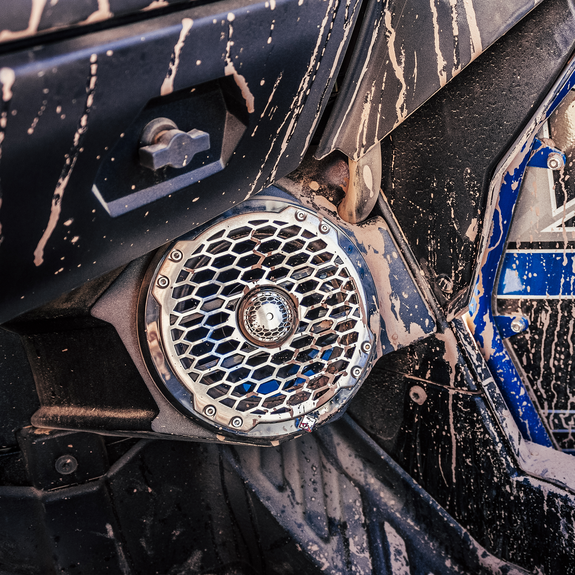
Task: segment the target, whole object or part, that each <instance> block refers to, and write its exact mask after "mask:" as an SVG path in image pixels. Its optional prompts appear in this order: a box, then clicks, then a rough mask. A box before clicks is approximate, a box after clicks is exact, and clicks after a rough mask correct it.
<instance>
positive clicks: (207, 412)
mask: <svg viewBox="0 0 575 575" xmlns="http://www.w3.org/2000/svg"><path fill="white" fill-rule="evenodd" d="M204 415H207V416H208V417H214V415H216V408H215V407H214V406H213V405H206V407H204Z"/></svg>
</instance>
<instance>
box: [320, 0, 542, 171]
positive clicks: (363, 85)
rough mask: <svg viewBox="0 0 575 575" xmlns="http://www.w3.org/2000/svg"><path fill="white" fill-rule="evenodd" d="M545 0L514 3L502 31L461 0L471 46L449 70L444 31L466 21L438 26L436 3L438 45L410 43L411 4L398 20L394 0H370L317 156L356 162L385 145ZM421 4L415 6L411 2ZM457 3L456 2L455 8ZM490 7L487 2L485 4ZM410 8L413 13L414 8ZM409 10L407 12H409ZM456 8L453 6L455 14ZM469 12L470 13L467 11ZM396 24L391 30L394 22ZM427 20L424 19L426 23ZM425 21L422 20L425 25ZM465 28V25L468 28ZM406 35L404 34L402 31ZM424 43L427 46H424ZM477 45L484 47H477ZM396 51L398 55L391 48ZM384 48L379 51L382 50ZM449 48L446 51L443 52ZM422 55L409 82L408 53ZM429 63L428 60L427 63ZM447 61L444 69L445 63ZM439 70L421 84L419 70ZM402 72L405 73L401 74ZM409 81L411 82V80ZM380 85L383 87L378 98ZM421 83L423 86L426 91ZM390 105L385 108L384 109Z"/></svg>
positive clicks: (486, 15)
mask: <svg viewBox="0 0 575 575" xmlns="http://www.w3.org/2000/svg"><path fill="white" fill-rule="evenodd" d="M542 1H543V0H534V1H532V2H531V1H517V2H514V3H513V8H512V9H511V10H509V12H508V14H507V18H505V17H503V18H504V20H503V22H502V23H501V25H500V26H497V25H495V26H494V27H493V28H491V29H490V25H491V26H493V24H494V22H495V18H494V17H493V14H492V13H491V10H489V9H487V8H486V7H485V6H484V5H483V6H480V9H481V11H483V13H482V16H484V17H480V18H479V20H477V14H478V10H476V9H475V8H474V7H473V2H472V0H459V3H458V6H460V7H461V8H460V9H463V10H464V11H465V12H466V20H467V22H466V24H467V26H468V36H465V37H464V38H463V39H464V40H466V41H467V42H469V44H470V52H469V54H464V57H463V58H462V59H460V61H459V62H457V59H458V57H457V56H459V54H458V55H457V56H455V55H454V58H453V66H452V67H451V69H450V67H449V66H448V62H447V61H446V59H445V58H446V55H445V54H443V53H442V49H441V43H442V42H443V43H445V42H446V38H447V34H440V29H441V28H443V29H445V28H449V27H451V29H452V30H453V31H454V32H455V31H459V25H460V24H465V22H459V23H458V22H457V20H458V17H457V15H456V16H455V17H453V16H452V24H451V26H448V22H447V21H446V19H444V20H443V21H442V22H438V18H439V16H438V12H437V9H438V6H437V5H435V3H434V1H433V0H431V2H430V9H429V13H427V14H424V16H423V18H425V17H426V16H429V14H431V15H432V20H433V27H434V38H433V42H431V39H429V38H422V37H421V36H419V35H418V36H417V37H412V38H409V37H408V34H406V35H405V36H401V35H398V36H397V41H396V34H397V33H398V28H399V24H400V22H399V20H400V19H401V17H402V15H403V13H404V12H405V10H406V6H407V4H408V2H409V0H405V2H404V3H403V5H402V7H401V10H400V12H399V16H396V12H393V10H394V8H395V7H396V6H395V5H394V4H395V3H394V1H393V0H370V1H369V4H368V6H367V13H366V17H365V19H364V21H363V24H362V27H361V30H360V34H359V38H358V42H357V44H356V48H355V50H354V53H353V55H352V59H351V61H350V66H349V70H351V72H348V73H347V75H346V77H345V80H344V82H343V85H342V88H341V91H340V94H339V96H338V98H337V100H336V102H335V104H334V108H333V111H332V113H331V114H330V117H329V119H328V123H327V125H326V128H325V131H324V133H323V135H322V138H321V141H320V143H319V146H318V148H317V150H316V157H317V158H318V159H321V158H323V157H325V156H326V155H328V154H329V153H331V152H333V151H334V150H340V151H341V152H343V153H344V154H346V155H347V156H348V157H349V158H351V159H353V160H356V161H357V160H358V159H359V158H360V157H362V156H363V155H365V154H366V153H367V152H368V151H369V150H370V149H371V148H373V146H375V145H376V144H377V143H378V142H380V141H381V140H383V139H384V138H385V137H386V136H387V135H388V134H389V133H390V132H392V131H393V130H394V129H395V128H396V127H397V126H398V125H399V124H401V123H402V122H403V121H404V120H405V119H406V118H407V117H409V116H410V115H411V114H412V113H413V112H414V111H415V110H417V109H418V108H419V107H420V106H421V105H422V104H424V103H425V102H426V101H427V100H428V99H429V98H431V96H433V95H434V94H435V93H436V92H438V91H439V90H440V89H442V88H443V87H444V86H445V85H446V84H447V83H448V82H449V81H450V80H451V79H453V78H454V77H455V76H456V75H457V74H459V72H461V71H462V70H463V69H464V68H465V67H467V65H469V64H470V63H471V62H473V60H475V59H476V58H477V57H478V56H479V55H480V54H481V53H483V52H484V51H485V50H486V49H487V48H489V47H490V46H491V45H492V44H493V43H495V42H496V41H497V40H498V39H500V38H501V37H502V36H503V35H504V34H506V33H507V32H508V31H509V30H510V29H511V28H512V27H513V26H515V24H517V23H518V22H519V21H520V20H522V19H523V18H524V17H525V16H526V15H527V14H528V13H529V12H531V10H533V9H534V8H535V7H536V6H537V5H538V4H540V3H541V2H542ZM412 4H416V2H412ZM451 4H453V3H451ZM483 4H485V3H483ZM489 5H490V6H491V7H492V8H493V9H502V7H503V6H504V5H505V8H508V7H510V5H511V2H509V3H505V4H502V3H500V2H497V0H495V1H494V2H490V3H489ZM409 8H413V6H410V7H409ZM409 8H408V9H409ZM455 10H456V7H455V5H454V6H452V14H453V13H455ZM468 10H469V13H468V12H467V11H468ZM394 16H395V19H396V22H395V23H394V25H395V27H394V26H392V19H393V18H394ZM423 18H422V20H423ZM420 21H421V20H420ZM463 27H464V26H463ZM399 32H401V30H400V31H399ZM462 35H463V34H462V33H460V34H457V35H456V34H455V33H454V35H453V38H454V43H455V44H456V45H457V46H459V45H460V44H462V38H461V36H462ZM422 41H423V42H422ZM405 42H406V43H407V44H408V46H409V43H410V42H411V43H413V47H412V49H411V50H410V49H409V47H408V49H407V50H406V49H405V46H404V43H405ZM397 43H399V46H400V48H401V54H402V58H399V57H398V55H397V54H396V44H397ZM422 43H423V45H424V46H425V48H424V49H421V50H420V51H418V52H416V47H419V46H421V45H422ZM475 44H479V46H476V45H475ZM390 47H392V48H393V50H390V49H389V48H390ZM378 48H379V50H378ZM444 48H445V47H444ZM410 53H413V54H416V56H417V54H419V58H420V59H421V58H422V57H423V58H424V59H423V60H422V61H419V62H418V61H417V58H416V59H415V65H414V68H413V70H412V73H411V76H410V77H407V78H406V74H405V67H406V62H405V58H406V56H405V54H410ZM387 56H389V57H390V58H391V60H392V67H393V69H394V72H395V75H396V80H397V81H398V82H399V84H400V86H399V91H398V86H397V85H396V84H395V83H393V85H392V86H390V83H389V81H388V82H386V74H387V70H385V64H386V62H384V58H385V57H387ZM426 57H427V58H428V59H427V60H426V59H425V58H426ZM441 62H443V64H441ZM425 69H437V77H436V78H433V79H431V80H430V81H429V79H428V81H427V83H425V79H423V80H424V81H423V82H422V81H421V80H420V82H417V80H418V78H417V72H418V70H425ZM400 72H401V73H400ZM406 80H407V81H406ZM376 84H377V85H381V86H382V88H381V91H380V94H379V95H378V90H377V89H376ZM422 84H424V85H423V87H422ZM412 86H413V93H412V94H408V87H409V88H411V87H412ZM382 102H392V103H393V107H391V109H388V110H386V112H387V113H386V114H382V110H381V109H382ZM383 105H384V106H385V104H383ZM362 130H363V142H362V143H361V144H360V141H359V139H360V135H359V134H358V132H361V131H362Z"/></svg>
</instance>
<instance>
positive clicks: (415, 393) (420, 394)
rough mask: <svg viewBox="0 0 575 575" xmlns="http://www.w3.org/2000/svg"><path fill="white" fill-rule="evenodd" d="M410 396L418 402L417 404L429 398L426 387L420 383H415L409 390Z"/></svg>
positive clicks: (421, 403)
mask: <svg viewBox="0 0 575 575" xmlns="http://www.w3.org/2000/svg"><path fill="white" fill-rule="evenodd" d="M409 397H410V398H411V400H412V401H414V402H415V403H417V405H423V404H424V403H425V400H426V399H427V393H425V389H423V387H421V386H420V385H414V386H413V387H412V388H411V389H410V390H409Z"/></svg>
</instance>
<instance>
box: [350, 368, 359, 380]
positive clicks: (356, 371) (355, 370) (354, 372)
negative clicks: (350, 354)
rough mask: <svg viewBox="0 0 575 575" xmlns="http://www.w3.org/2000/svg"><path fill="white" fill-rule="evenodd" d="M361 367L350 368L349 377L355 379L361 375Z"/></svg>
mask: <svg viewBox="0 0 575 575" xmlns="http://www.w3.org/2000/svg"><path fill="white" fill-rule="evenodd" d="M361 371H362V370H361V367H359V366H358V365H356V366H355V367H352V368H351V375H352V376H353V377H355V379H357V378H358V377H359V376H360V375H361Z"/></svg>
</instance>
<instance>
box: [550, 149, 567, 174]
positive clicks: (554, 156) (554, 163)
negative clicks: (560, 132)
mask: <svg viewBox="0 0 575 575" xmlns="http://www.w3.org/2000/svg"><path fill="white" fill-rule="evenodd" d="M564 165H565V162H564V161H563V156H562V155H561V154H558V153H557V152H551V153H550V154H549V155H548V156H547V167H548V168H549V169H550V170H560V169H561V168H562V167H563V166H564Z"/></svg>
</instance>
